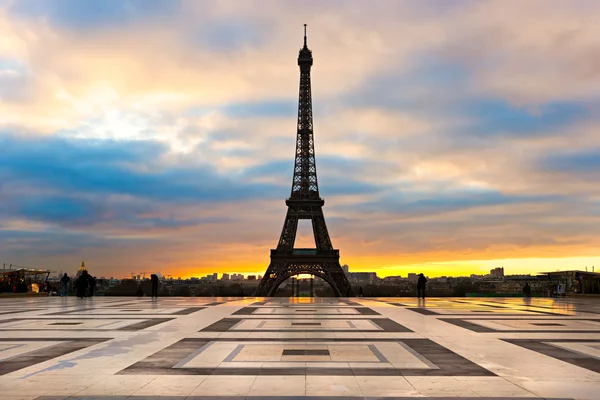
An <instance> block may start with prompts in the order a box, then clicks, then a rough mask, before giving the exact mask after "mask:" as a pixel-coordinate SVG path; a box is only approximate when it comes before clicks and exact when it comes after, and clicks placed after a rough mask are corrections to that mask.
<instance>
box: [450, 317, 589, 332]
mask: <svg viewBox="0 0 600 400" xmlns="http://www.w3.org/2000/svg"><path fill="white" fill-rule="evenodd" d="M498 317H500V316H498ZM467 319H470V320H474V321H514V320H511V319H508V318H464V319H463V318H439V320H440V321H444V322H448V323H449V324H452V325H456V326H459V327H461V328H465V329H468V330H470V331H473V332H478V333H490V332H497V333H600V329H590V330H583V329H579V330H575V329H574V330H537V331H535V330H531V329H529V330H528V329H502V330H497V329H492V328H488V327H487V326H482V325H478V324H475V323H473V322H470V321H467ZM535 321H557V320H556V319H541V318H536V319H535ZM563 321H565V320H563ZM567 321H595V322H597V321H600V320H598V319H592V318H569V319H568V320H567Z"/></svg>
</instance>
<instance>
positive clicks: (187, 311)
mask: <svg viewBox="0 0 600 400" xmlns="http://www.w3.org/2000/svg"><path fill="white" fill-rule="evenodd" d="M204 309H206V307H188V308H184V309H183V310H179V311H177V312H174V313H172V314H166V315H189V314H192V313H195V312H198V311H202V310H204ZM162 315H165V314H162Z"/></svg>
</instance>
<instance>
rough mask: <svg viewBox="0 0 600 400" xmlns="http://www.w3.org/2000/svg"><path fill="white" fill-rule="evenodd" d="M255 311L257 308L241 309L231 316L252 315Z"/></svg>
mask: <svg viewBox="0 0 600 400" xmlns="http://www.w3.org/2000/svg"><path fill="white" fill-rule="evenodd" d="M256 310H258V307H242V308H240V309H239V310H237V311H236V312H234V313H233V314H231V315H252V313H254V311H256Z"/></svg>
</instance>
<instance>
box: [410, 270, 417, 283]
mask: <svg viewBox="0 0 600 400" xmlns="http://www.w3.org/2000/svg"><path fill="white" fill-rule="evenodd" d="M407 279H408V281H409V282H410V283H417V281H418V280H419V277H418V276H417V274H416V273H414V272H409V273H408V276H407Z"/></svg>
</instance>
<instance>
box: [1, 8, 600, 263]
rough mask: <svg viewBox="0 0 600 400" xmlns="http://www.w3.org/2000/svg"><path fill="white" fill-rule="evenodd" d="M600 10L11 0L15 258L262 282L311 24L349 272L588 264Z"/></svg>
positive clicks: (4, 141) (6, 189)
mask: <svg viewBox="0 0 600 400" xmlns="http://www.w3.org/2000/svg"><path fill="white" fill-rule="evenodd" d="M598 12H600V8H599V6H598V4H597V3H595V2H586V1H582V2H548V1H530V2H527V3H523V2H517V1H505V2H480V1H477V2H475V1H452V2H443V4H441V3H440V2H433V1H422V2H396V1H378V2H375V3H373V4H372V5H370V6H369V7H368V8H365V7H364V4H363V3H362V2H360V1H358V0H356V1H354V0H352V1H348V2H344V3H340V2H337V1H321V2H313V3H310V4H304V3H298V2H294V1H266V2H265V1H260V2H254V1H247V2H241V3H240V2H233V1H217V2H212V1H205V2H196V1H188V0H181V1H137V0H126V1H118V2H117V1H112V0H110V1H102V2H97V1H87V0H85V1H84V0H72V1H66V0H56V1H46V2H38V1H27V0H23V1H16V0H15V1H8V2H7V1H4V2H0V196H1V197H0V198H1V200H0V202H1V203H0V204H1V206H2V207H0V221H1V222H0V240H2V242H1V243H0V244H1V245H2V252H3V254H7V255H8V256H9V257H15V258H18V259H19V260H22V261H19V262H17V261H15V263H17V264H24V263H26V262H32V263H34V264H37V263H38V261H39V260H42V259H44V260H48V263H49V264H51V265H55V266H60V265H65V264H64V263H68V262H71V261H69V259H72V258H81V256H84V255H86V254H87V255H86V258H88V256H89V257H92V258H91V260H94V261H93V262H92V263H94V262H96V263H99V265H100V264H101V265H102V267H101V269H102V270H103V271H106V273H107V274H108V273H111V274H116V273H117V272H118V271H122V270H123V268H126V267H127V265H126V263H125V262H124V261H123V260H128V261H129V262H130V263H134V264H135V263H138V264H140V265H141V264H143V265H149V266H148V268H156V269H164V270H165V271H172V272H173V271H188V272H190V271H191V272H190V274H191V273H192V272H193V271H206V272H210V271H211V269H212V268H215V269H219V268H228V269H230V270H231V269H233V268H244V269H245V270H247V271H257V270H261V269H262V268H263V267H264V264H265V263H267V262H268V254H269V253H268V249H269V248H270V247H271V246H273V245H274V244H275V243H276V241H277V238H278V235H279V233H280V231H281V224H282V223H283V217H284V215H285V211H286V210H285V206H284V204H283V200H284V199H285V198H286V197H287V196H289V190H290V186H291V177H292V168H293V155H294V150H295V149H294V146H295V135H296V112H297V98H298V66H297V64H296V57H297V51H298V49H299V48H300V46H301V45H302V24H303V23H308V29H309V30H308V44H309V47H310V48H311V49H312V50H313V55H314V58H315V62H314V66H313V70H312V71H313V74H312V83H313V87H312V89H313V107H314V116H315V148H316V154H317V166H318V177H319V185H320V190H321V194H322V196H323V197H324V198H325V199H326V204H327V206H326V208H325V213H326V217H327V220H328V223H329V228H330V232H331V233H332V239H333V241H334V243H336V246H339V247H340V248H341V250H342V254H343V257H347V259H345V260H347V262H348V263H349V264H351V265H358V266H359V267H361V268H364V269H369V268H371V267H372V268H375V267H383V266H386V268H387V269H386V271H390V270H391V269H390V268H392V267H391V266H394V265H408V264H410V265H414V264H415V263H417V264H418V263H421V262H448V263H454V262H460V261H461V260H492V259H494V260H497V259H499V258H502V257H504V258H512V259H520V257H521V258H522V257H541V256H544V255H549V256H552V257H567V256H578V255H585V254H588V253H589V252H590V251H592V250H590V249H593V248H595V246H597V244H598V236H597V234H596V233H595V231H594V228H593V226H594V224H595V223H597V215H598V209H597V205H596V203H597V201H596V198H597V196H598V195H600V193H597V192H598V189H596V187H600V186H598V185H594V182H595V181H596V180H597V173H596V172H597V167H596V164H597V163H596V162H595V156H596V154H595V153H596V151H595V149H597V148H600V139H598V135H597V130H598V128H599V127H600V124H599V121H598V117H597V113H595V111H594V110H596V109H597V106H598V104H600V102H599V100H600V86H599V85H598V82H600V81H599V80H598V79H595V78H596V77H597V75H598V73H599V71H600V69H598V66H599V65H600V64H599V62H598V60H599V59H598V57H597V56H596V54H598V51H597V49H598V48H600V41H599V39H598V38H600V31H599V29H600V28H598V24H597V15H598ZM34 244H35V246H34ZM32 248H35V249H37V250H35V251H32V250H31V249H32ZM46 255H47V256H48V258H45V257H46ZM75 256H76V257H75ZM440 265H441V264H440ZM452 265H454V264H452ZM252 268H257V269H252ZM440 268H442V267H440ZM240 270H241V269H240ZM193 273H196V272H193Z"/></svg>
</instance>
